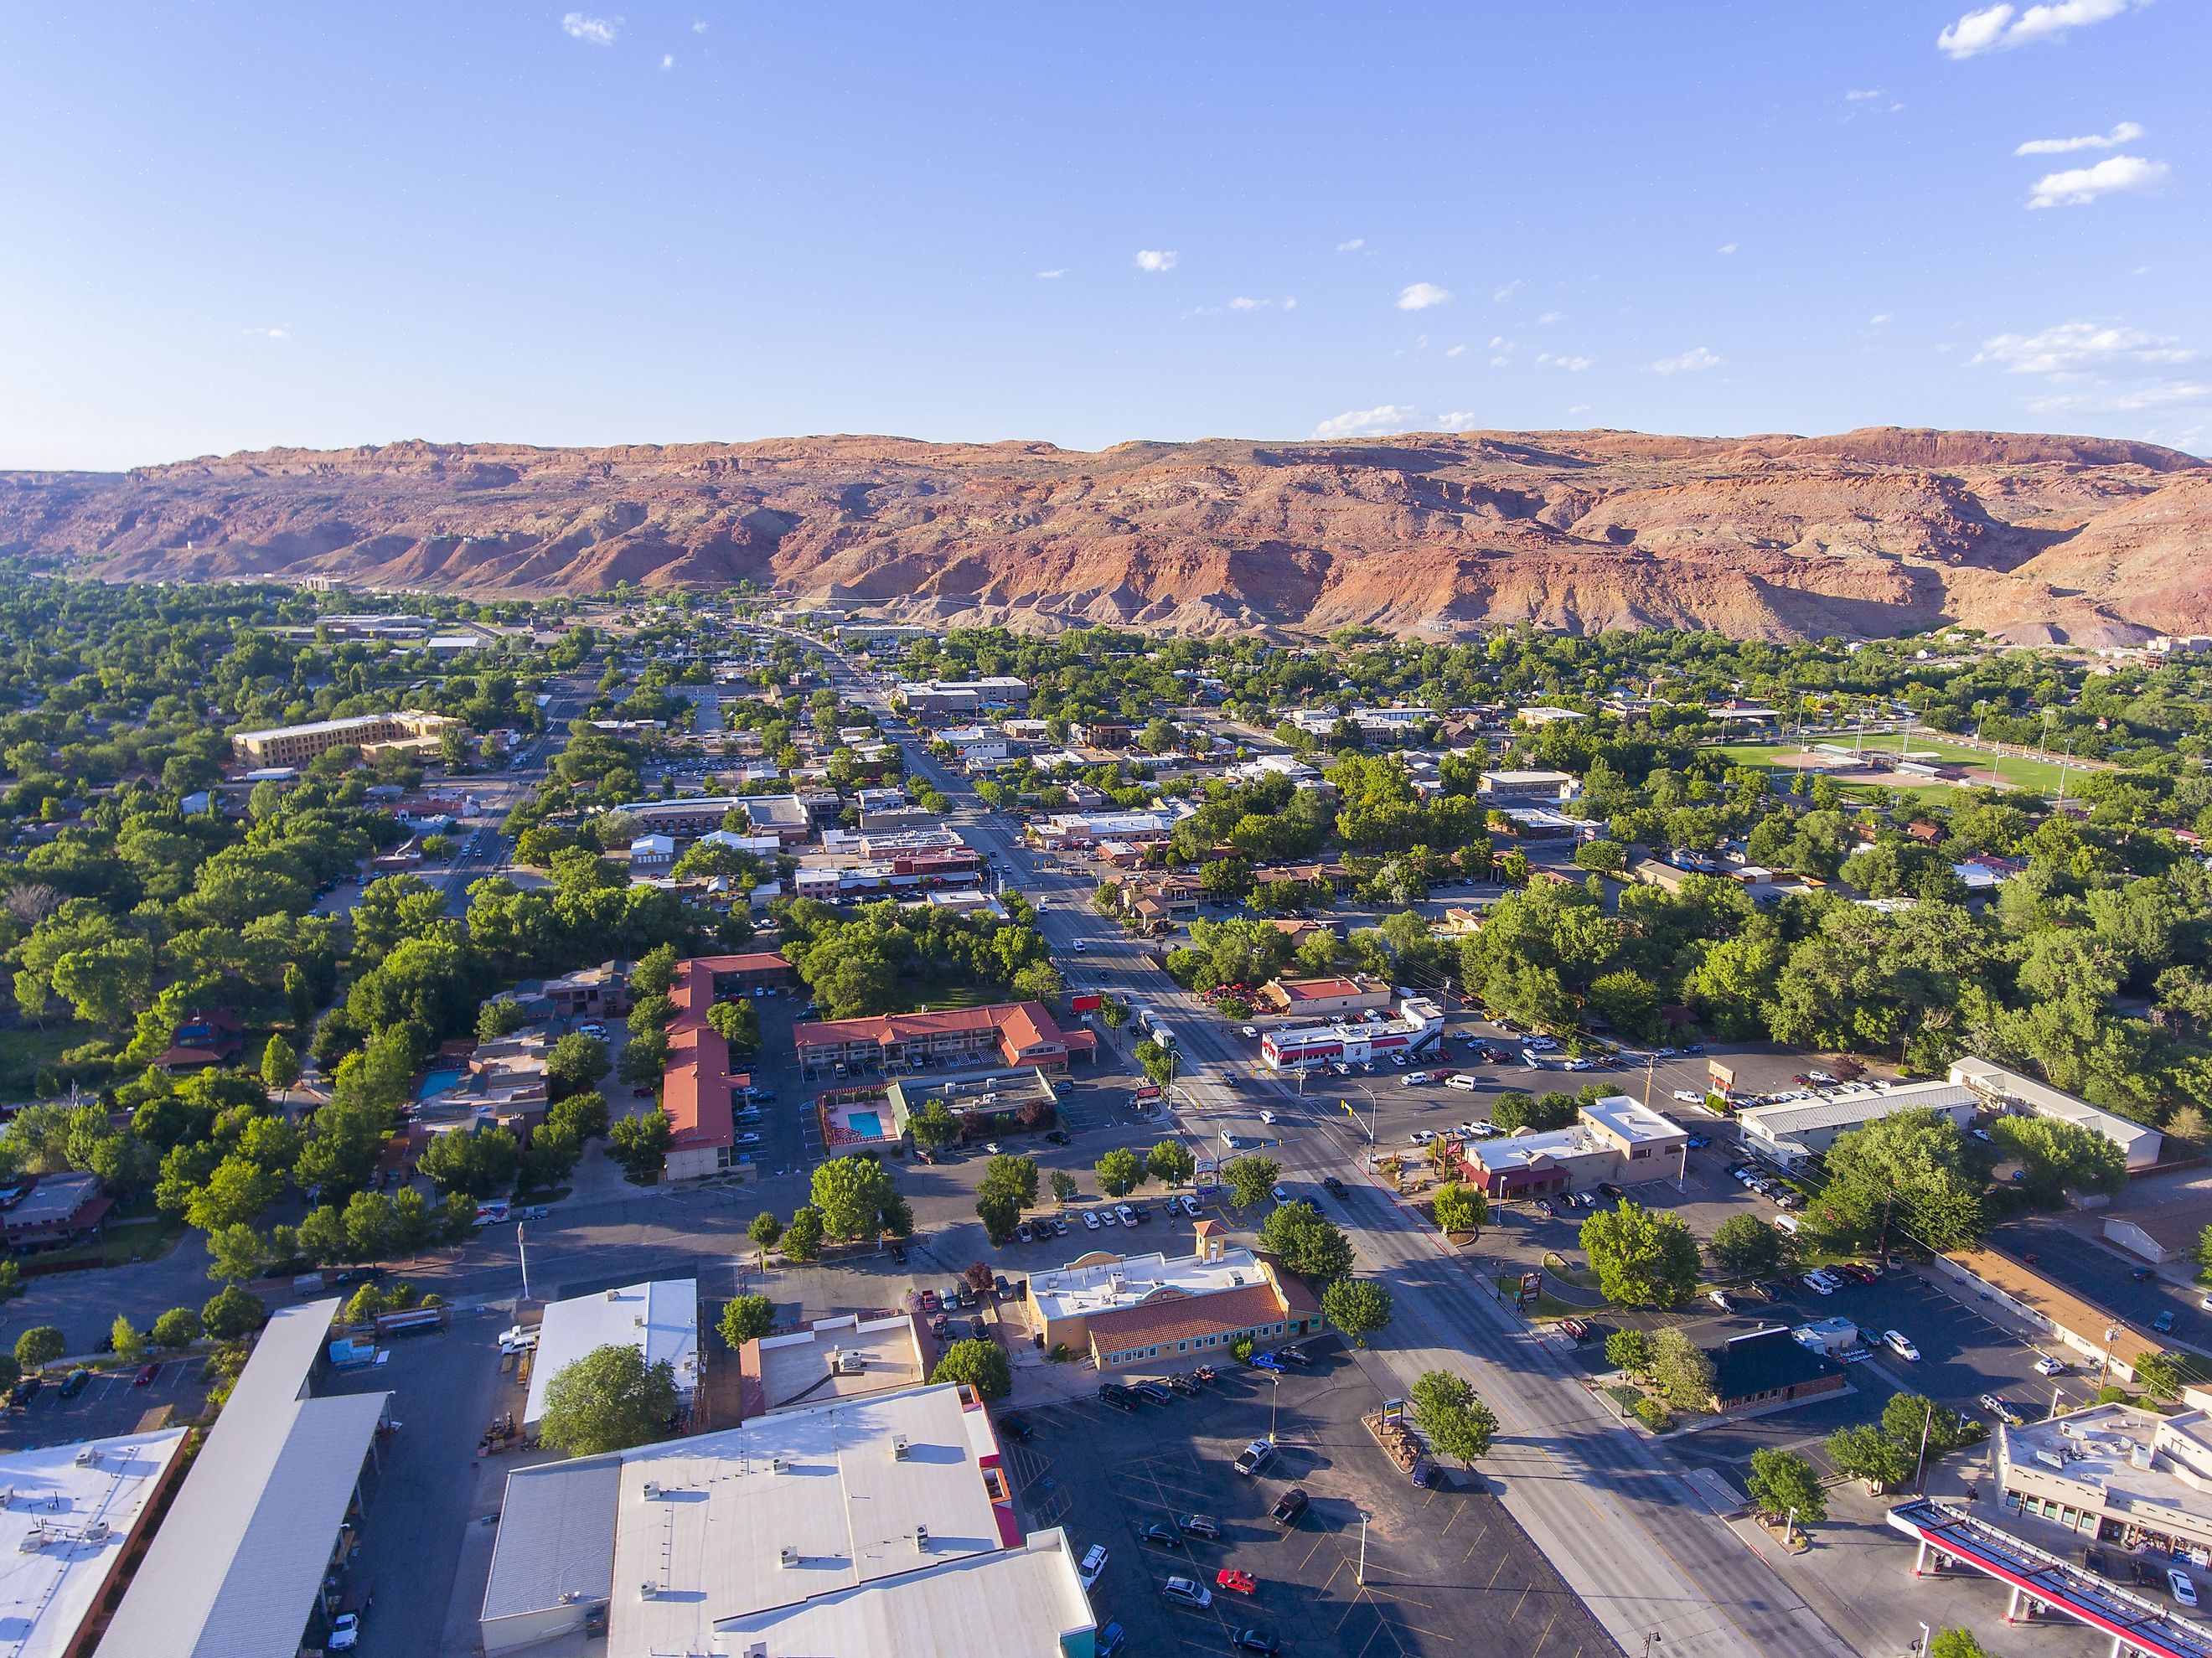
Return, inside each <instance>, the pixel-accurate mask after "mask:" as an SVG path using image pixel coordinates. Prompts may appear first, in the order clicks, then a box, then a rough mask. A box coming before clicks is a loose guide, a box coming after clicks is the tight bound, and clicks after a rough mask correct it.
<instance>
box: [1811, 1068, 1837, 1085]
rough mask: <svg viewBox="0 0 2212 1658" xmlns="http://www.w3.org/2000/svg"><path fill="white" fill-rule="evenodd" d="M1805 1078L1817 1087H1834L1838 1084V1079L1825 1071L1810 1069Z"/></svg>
mask: <svg viewBox="0 0 2212 1658" xmlns="http://www.w3.org/2000/svg"><path fill="white" fill-rule="evenodd" d="M1805 1080H1806V1081H1807V1082H1808V1083H1811V1084H1813V1085H1814V1087H1815V1088H1833V1087H1834V1086H1835V1085H1836V1079H1835V1078H1833V1077H1832V1076H1830V1075H1829V1074H1828V1073H1827V1072H1825V1071H1808V1072H1806V1073H1805Z"/></svg>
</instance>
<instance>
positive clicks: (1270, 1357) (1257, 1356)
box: [1246, 1353, 1284, 1376]
mask: <svg viewBox="0 0 2212 1658" xmlns="http://www.w3.org/2000/svg"><path fill="white" fill-rule="evenodd" d="M1246 1363H1249V1364H1250V1365H1251V1367H1252V1368H1253V1369H1254V1370H1273V1372H1274V1373H1275V1374H1276V1375H1277V1376H1281V1375H1283V1374H1284V1369H1283V1361H1282V1360H1281V1359H1279V1358H1277V1357H1275V1356H1274V1354H1273V1353H1254V1354H1253V1355H1252V1357H1250V1358H1249V1359H1248V1360H1247V1361H1246Z"/></svg>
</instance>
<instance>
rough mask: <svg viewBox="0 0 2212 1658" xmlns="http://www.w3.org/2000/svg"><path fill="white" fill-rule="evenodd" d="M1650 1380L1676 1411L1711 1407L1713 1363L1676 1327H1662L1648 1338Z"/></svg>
mask: <svg viewBox="0 0 2212 1658" xmlns="http://www.w3.org/2000/svg"><path fill="white" fill-rule="evenodd" d="M1651 1380H1652V1382H1654V1383H1655V1384H1656V1386H1657V1388H1658V1389H1659V1391H1660V1392H1661V1393H1662V1394H1666V1396H1667V1402H1668V1404H1669V1405H1672V1406H1674V1408H1675V1409H1676V1410H1678V1411H1709V1410H1711V1408H1712V1404H1713V1362H1712V1360H1711V1359H1710V1358H1708V1357H1705V1351H1704V1350H1703V1349H1702V1348H1700V1347H1699V1345H1698V1344H1697V1343H1696V1342H1694V1341H1692V1340H1691V1339H1690V1338H1689V1337H1687V1336H1686V1335H1685V1334H1683V1333H1682V1332H1681V1331H1680V1330H1674V1329H1668V1330H1662V1331H1660V1332H1659V1333H1658V1334H1656V1336H1654V1337H1652V1339H1651Z"/></svg>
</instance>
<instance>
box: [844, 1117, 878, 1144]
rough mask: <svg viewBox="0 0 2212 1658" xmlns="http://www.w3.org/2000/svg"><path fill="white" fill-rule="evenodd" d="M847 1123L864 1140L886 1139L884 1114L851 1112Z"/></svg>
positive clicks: (846, 1118) (846, 1119)
mask: <svg viewBox="0 0 2212 1658" xmlns="http://www.w3.org/2000/svg"><path fill="white" fill-rule="evenodd" d="M845 1121H847V1122H848V1123H850V1124H852V1125H853V1132H854V1133H855V1134H858V1135H859V1136H860V1138H861V1139H864V1140H879V1139H883V1137H884V1120H883V1117H882V1114H880V1113H878V1112H874V1111H851V1112H848V1113H847V1114H846V1115H845Z"/></svg>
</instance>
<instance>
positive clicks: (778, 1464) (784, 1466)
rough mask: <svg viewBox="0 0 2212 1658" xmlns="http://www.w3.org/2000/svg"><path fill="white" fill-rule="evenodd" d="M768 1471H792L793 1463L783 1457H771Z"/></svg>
mask: <svg viewBox="0 0 2212 1658" xmlns="http://www.w3.org/2000/svg"><path fill="white" fill-rule="evenodd" d="M768 1471H769V1473H790V1472H791V1464H790V1463H789V1462H787V1461H785V1460H784V1459H783V1458H782V1457H780V1456H777V1457H771V1458H769V1465H768Z"/></svg>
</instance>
